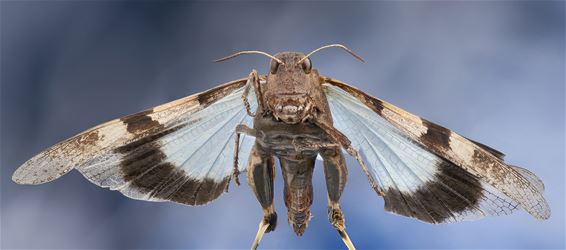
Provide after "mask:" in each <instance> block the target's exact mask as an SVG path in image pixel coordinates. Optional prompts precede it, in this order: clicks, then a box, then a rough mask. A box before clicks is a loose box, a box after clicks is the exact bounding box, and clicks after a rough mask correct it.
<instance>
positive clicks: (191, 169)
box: [12, 79, 256, 205]
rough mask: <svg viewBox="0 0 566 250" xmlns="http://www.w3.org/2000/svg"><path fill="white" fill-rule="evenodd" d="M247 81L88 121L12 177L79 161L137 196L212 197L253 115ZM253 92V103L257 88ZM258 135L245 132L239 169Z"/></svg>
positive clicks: (21, 178) (96, 179) (23, 178)
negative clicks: (241, 128) (238, 134)
mask: <svg viewBox="0 0 566 250" xmlns="http://www.w3.org/2000/svg"><path fill="white" fill-rule="evenodd" d="M245 84H246V79H241V80H236V81H233V82H229V83H226V84H224V85H221V86H218V87H216V88H213V89H210V90H208V91H205V92H202V93H198V94H195V95H192V96H188V97H185V98H182V99H179V100H176V101H173V102H170V103H167V104H163V105H160V106H157V107H155V108H153V109H151V110H146V111H143V112H139V113H136V114H133V115H129V116H126V117H123V118H120V119H115V120H112V121H109V122H107V123H104V124H102V125H99V126H97V127H95V128H92V129H89V130H87V131H85V132H83V133H80V134H78V135H76V136H74V137H72V138H70V139H68V140H66V141H64V142H61V143H59V144H56V145H54V146H52V147H50V148H48V149H47V150H45V151H43V152H41V153H39V154H38V155H36V156H35V157H33V158H32V159H30V160H29V161H27V162H26V163H24V164H23V165H22V166H21V167H20V168H18V169H17V170H16V172H15V173H14V175H13V177H12V179H13V180H14V181H15V182H17V183H21V184H41V183H45V182H48V181H51V180H53V179H56V178H58V177H60V176H62V175H63V174H65V173H67V172H68V171H70V170H71V169H73V168H76V169H77V170H79V171H80V172H81V173H82V174H83V175H84V176H85V177H86V178H87V179H88V180H90V181H91V182H93V183H95V184H97V185H99V186H101V187H105V188H110V189H112V190H118V191H120V192H122V193H123V194H124V195H126V196H128V197H131V198H134V199H141V200H150V201H166V200H169V201H174V202H178V203H183V204H188V205H200V204H206V203H207V202H210V201H212V200H214V199H215V198H217V197H218V196H219V195H220V194H222V193H223V192H224V191H227V188H228V184H229V181H230V178H231V175H232V173H233V171H234V169H233V156H234V146H235V143H234V136H235V127H236V125H238V124H247V125H248V126H250V125H251V123H252V119H251V117H250V116H248V115H247V113H246V111H245V108H244V105H243V104H242V100H241V96H242V93H243V91H244V86H245ZM248 98H249V99H252V100H251V101H250V104H251V105H252V109H254V108H255V106H256V101H255V95H254V94H253V91H250V95H249V97H248ZM254 139H255V138H250V137H247V136H243V138H241V139H240V146H239V147H240V148H239V150H240V152H239V166H238V169H239V170H240V171H245V164H246V163H247V158H248V156H249V153H250V151H251V146H252V142H253V140H254Z"/></svg>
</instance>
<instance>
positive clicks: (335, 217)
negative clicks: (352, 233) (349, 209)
mask: <svg viewBox="0 0 566 250" xmlns="http://www.w3.org/2000/svg"><path fill="white" fill-rule="evenodd" d="M328 217H329V219H330V224H332V226H334V228H336V231H338V233H339V234H340V238H342V241H343V242H344V244H345V245H346V247H348V249H349V250H352V249H356V247H355V246H354V243H352V241H351V240H350V237H349V236H348V233H346V226H345V225H344V215H343V214H342V210H340V208H339V207H337V208H329V209H328Z"/></svg>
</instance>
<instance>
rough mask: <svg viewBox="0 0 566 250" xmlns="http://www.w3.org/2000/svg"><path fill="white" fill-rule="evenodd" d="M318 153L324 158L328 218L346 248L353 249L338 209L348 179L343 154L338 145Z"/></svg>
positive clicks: (341, 214)
mask: <svg viewBox="0 0 566 250" xmlns="http://www.w3.org/2000/svg"><path fill="white" fill-rule="evenodd" d="M320 155H321V156H322V159H323V160H324V176H325V178H326V189H327V191H328V219H329V220H330V224H332V226H334V228H336V230H337V231H338V233H339V234H340V237H341V238H342V241H344V244H346V246H347V247H348V249H355V247H354V244H352V241H351V240H350V237H349V236H348V234H347V233H346V225H345V221H344V214H343V213H342V210H341V209H340V197H341V196H342V191H344V187H345V186H346V181H347V179H348V170H347V169H346V162H345V161H344V155H342V152H341V151H340V148H339V147H334V148H327V149H323V150H322V151H321V152H320Z"/></svg>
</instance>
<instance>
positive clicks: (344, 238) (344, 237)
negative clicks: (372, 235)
mask: <svg viewBox="0 0 566 250" xmlns="http://www.w3.org/2000/svg"><path fill="white" fill-rule="evenodd" d="M336 230H337V231H338V233H339V234H340V238H342V241H343V242H344V244H345V245H346V247H348V250H355V249H356V247H355V246H354V243H352V241H351V240H350V237H349V236H348V233H346V229H344V228H337V229H336Z"/></svg>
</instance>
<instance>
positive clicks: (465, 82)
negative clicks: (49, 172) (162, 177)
mask: <svg viewBox="0 0 566 250" xmlns="http://www.w3.org/2000/svg"><path fill="white" fill-rule="evenodd" d="M564 5H565V3H564V2H563V1H465V2H448V1H423V2H417V1H402V2H394V1H383V2H370V1H359V2H336V1H332V2H319V1H313V2H298V1H293V2H286V3H276V2H260V1H249V2H231V1H218V2H205V1H200V2H188V1H169V2H158V1H141V2H137V1H2V2H0V7H1V10H0V11H1V12H0V14H1V18H0V21H1V26H0V27H1V72H0V73H1V111H2V114H1V162H0V166H1V209H2V211H1V247H2V248H26V249H30V248H53V249H62V248H70V249H82V248H97V249H116V248H153V249H156V248H159V249H162V248H248V247H249V246H250V244H251V242H252V240H253V237H254V235H255V232H256V230H257V224H258V222H259V220H260V218H261V216H262V213H261V209H260V206H259V204H258V203H257V201H256V200H255V197H254V196H253V194H252V193H251V191H250V190H249V188H248V187H247V185H245V183H244V185H242V186H241V187H239V188H232V189H231V190H230V193H229V194H225V195H223V196H222V197H221V198H220V199H218V200H216V201H215V202H213V203H212V204H210V205H208V206H203V207H187V206H182V205H177V204H173V203H151V202H142V201H135V200H130V199H128V198H125V197H124V196H122V195H121V194H119V193H117V192H112V191H109V190H105V189H101V188H98V187H96V186H94V185H92V184H91V183H89V182H88V181H87V180H86V179H84V178H83V177H82V176H80V174H78V173H77V172H72V173H70V174H68V175H67V176H64V177H63V178H61V179H59V180H57V181H54V182H52V183H49V184H45V185H42V186H20V185H16V184H14V183H13V182H12V181H11V179H10V177H11V174H12V172H13V171H14V170H15V169H16V168H17V167H18V166H19V165H20V164H22V163H23V162H24V161H25V160H27V159H28V158H30V157H32V156H33V155H35V154H36V153H38V152H39V151H41V150H43V149H45V148H46V147H48V146H50V145H52V144H54V143H56V142H58V141H61V140H63V139H65V138H67V137H69V136H72V135H74V134H76V133H78V132H80V131H82V130H84V129H87V128H89V127H92V126H94V125H97V124H99V123H101V122H103V121H106V120H109V119H112V118H116V117H119V116H123V115H126V114H129V113H133V112H136V111H139V110H143V109H145V108H149V107H152V106H155V105H158V104H161V103H164V102H167V101H171V100H174V99H177V98H180V97H183V96H187V95H190V94H193V93H195V92H199V91H203V90H206V89H208V88H211V87H213V86H215V85H217V84H219V83H222V82H226V81H229V80H232V79H236V78H240V77H245V76H247V74H248V73H249V72H250V71H251V70H252V69H254V68H255V69H258V70H259V71H260V72H263V73H265V72H266V70H267V66H268V62H269V61H268V60H267V59H266V58H265V57H262V56H244V57H241V58H238V59H237V60H234V61H229V62H224V63H221V64H214V63H212V62H211V61H212V60H213V59H216V58H219V57H222V56H225V55H227V54H229V53H232V52H235V51H237V50H250V49H253V50H263V51H267V52H270V53H276V52H280V51H303V52H308V51H310V50H312V49H315V48H317V47H319V46H321V45H325V44H329V43H344V44H346V45H348V46H349V47H351V48H352V49H353V50H355V51H356V52H358V53H359V54H360V55H362V56H363V57H364V58H365V59H366V61H367V63H365V64H363V63H360V62H358V61H356V60H354V59H353V58H351V57H350V56H349V55H347V54H346V53H344V52H342V51H339V50H327V51H324V52H321V53H318V54H316V55H315V56H314V57H313V58H312V61H313V65H314V67H315V68H317V69H318V70H319V72H320V73H321V74H324V75H327V76H332V77H334V78H337V79H341V80H343V81H345V82H348V83H350V84H353V85H355V86H357V87H359V88H360V89H362V90H365V91H367V92H368V93H370V94H371V95H374V96H378V97H379V98H382V99H385V100H387V101H389V102H391V103H393V104H396V105H398V106H400V107H402V108H405V109H407V110H409V111H411V112H413V113H415V114H418V115H420V116H423V117H426V118H428V119H429V120H432V121H435V122H437V123H439V124H442V125H444V126H447V127H448V128H451V129H453V130H455V131H457V132H459V133H461V134H462V135H464V136H467V137H470V138H473V139H475V140H478V141H480V142H483V143H485V144H487V145H490V146H492V147H495V148H497V149H499V150H501V151H503V152H504V153H506V154H507V161H508V162H510V163H512V164H516V165H519V166H525V167H527V168H529V169H530V170H532V171H533V172H535V173H537V174H538V175H539V176H540V177H541V178H542V180H544V182H545V184H546V191H545V196H546V198H547V199H548V202H549V203H550V206H551V208H552V210H553V214H552V217H551V218H550V219H549V220H547V221H537V220H535V219H533V218H532V217H531V216H529V215H528V214H527V213H526V212H524V211H519V212H517V213H515V214H514V215H512V216H505V217H490V218H485V219H483V220H480V221H476V222H464V223H459V224H447V225H429V224H424V223H421V222H418V221H415V220H412V219H408V218H404V217H399V216H396V215H392V214H389V213H386V212H384V210H383V200H382V199H381V198H380V197H378V196H377V195H376V194H375V193H374V192H373V190H372V189H371V188H370V186H369V184H368V183H367V181H366V178H365V176H364V175H363V173H362V171H361V169H360V168H359V166H358V165H357V164H356V163H355V161H352V160H351V159H350V160H348V163H349V172H350V176H349V183H348V185H347V187H346V190H345V193H344V196H343V198H342V204H343V205H342V207H343V209H344V212H345V215H346V223H347V228H348V231H349V233H350V236H351V238H352V240H353V241H354V243H356V246H357V247H358V248H360V249H362V248H564V247H565V243H564V233H565V232H564V209H565V208H564V193H565V190H564V181H565V175H564V168H565V166H564V150H565V149H564V114H565V110H564V72H565V64H564V60H565V48H564V46H565V44H566V43H565V34H564V29H565V26H564V21H565V20H564V9H565V8H564V7H565V6H564ZM279 173H280V172H279V170H278V174H279ZM277 178H278V179H277V180H276V189H277V191H276V204H277V211H278V212H279V214H280V221H279V226H278V228H277V230H276V231H275V232H274V233H270V234H267V235H266V236H265V238H264V239H263V241H262V244H261V247H263V248H343V245H342V242H341V241H340V238H339V236H338V234H337V233H336V231H334V230H333V228H332V227H331V226H330V225H329V223H328V220H327V217H326V216H327V215H326V189H325V186H324V179H323V175H322V171H321V168H320V165H317V169H316V170H315V177H314V179H315V200H314V205H313V211H312V212H313V215H314V218H313V220H312V222H311V224H310V226H309V228H308V230H307V231H306V233H305V235H304V236H303V237H296V236H295V235H294V233H293V231H292V229H291V228H290V227H289V226H288V225H287V223H286V209H285V207H284V205H283V199H282V184H281V176H278V177H277Z"/></svg>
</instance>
